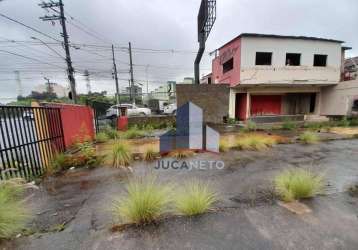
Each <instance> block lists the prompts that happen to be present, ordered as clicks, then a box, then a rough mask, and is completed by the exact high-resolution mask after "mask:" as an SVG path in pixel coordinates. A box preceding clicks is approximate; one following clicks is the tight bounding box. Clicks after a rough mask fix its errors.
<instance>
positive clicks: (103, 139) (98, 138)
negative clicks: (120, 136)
mask: <svg viewBox="0 0 358 250" xmlns="http://www.w3.org/2000/svg"><path fill="white" fill-rule="evenodd" d="M108 140H109V136H108V135H107V134H106V133H105V132H100V133H98V134H97V135H96V142H98V143H104V142H107V141H108Z"/></svg>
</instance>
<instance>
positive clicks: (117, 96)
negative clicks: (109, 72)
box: [112, 44, 120, 110]
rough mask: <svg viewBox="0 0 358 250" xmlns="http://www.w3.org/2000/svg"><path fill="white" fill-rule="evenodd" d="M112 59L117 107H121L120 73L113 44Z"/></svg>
mask: <svg viewBox="0 0 358 250" xmlns="http://www.w3.org/2000/svg"><path fill="white" fill-rule="evenodd" d="M112 59H113V71H114V72H113V75H114V80H115V81H116V101H117V105H119V104H120V96H119V85H118V73H117V64H116V58H115V56H114V46H113V44H112ZM117 110H118V109H117Z"/></svg>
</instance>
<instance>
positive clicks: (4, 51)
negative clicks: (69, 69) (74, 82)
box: [0, 50, 64, 69]
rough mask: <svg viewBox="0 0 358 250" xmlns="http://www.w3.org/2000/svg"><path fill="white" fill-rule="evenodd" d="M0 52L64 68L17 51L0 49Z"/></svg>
mask: <svg viewBox="0 0 358 250" xmlns="http://www.w3.org/2000/svg"><path fill="white" fill-rule="evenodd" d="M0 52H3V53H7V54H11V55H14V56H18V57H22V58H25V59H28V60H32V61H36V62H40V63H44V64H48V65H51V66H54V67H57V68H61V69H64V68H62V67H61V66H58V65H56V64H52V63H48V62H44V61H41V60H38V59H36V58H32V57H29V56H25V55H21V54H17V53H14V52H11V51H7V50H0Z"/></svg>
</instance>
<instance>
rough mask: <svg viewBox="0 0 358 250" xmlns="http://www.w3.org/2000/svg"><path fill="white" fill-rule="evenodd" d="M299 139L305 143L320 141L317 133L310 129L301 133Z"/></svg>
mask: <svg viewBox="0 0 358 250" xmlns="http://www.w3.org/2000/svg"><path fill="white" fill-rule="evenodd" d="M299 140H300V141H301V142H302V143H303V144H314V143H318V142H319V138H318V136H317V134H315V133H313V132H310V131H306V132H304V133H302V134H300V136H299Z"/></svg>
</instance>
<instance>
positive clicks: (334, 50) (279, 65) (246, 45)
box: [240, 37, 342, 84]
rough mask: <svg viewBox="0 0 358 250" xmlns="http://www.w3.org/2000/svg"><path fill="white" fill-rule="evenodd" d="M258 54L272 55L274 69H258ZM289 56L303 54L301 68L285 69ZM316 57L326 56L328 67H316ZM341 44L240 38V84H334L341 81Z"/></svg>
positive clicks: (269, 67) (289, 67)
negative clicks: (314, 62) (268, 53)
mask: <svg viewBox="0 0 358 250" xmlns="http://www.w3.org/2000/svg"><path fill="white" fill-rule="evenodd" d="M256 52H272V65H271V66H256V65H255V58H256ZM286 53H299V54H301V66H285V64H286ZM314 54H323V55H327V67H313V58H314ZM341 54H342V51H341V44H340V43H334V42H325V41H311V40H297V39H280V38H255V37H243V38H241V68H240V83H241V84H265V83H268V84H272V83H295V81H301V82H299V83H300V84H302V83H305V82H302V81H306V83H307V84H335V83H338V82H339V80H340V72H341Z"/></svg>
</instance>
